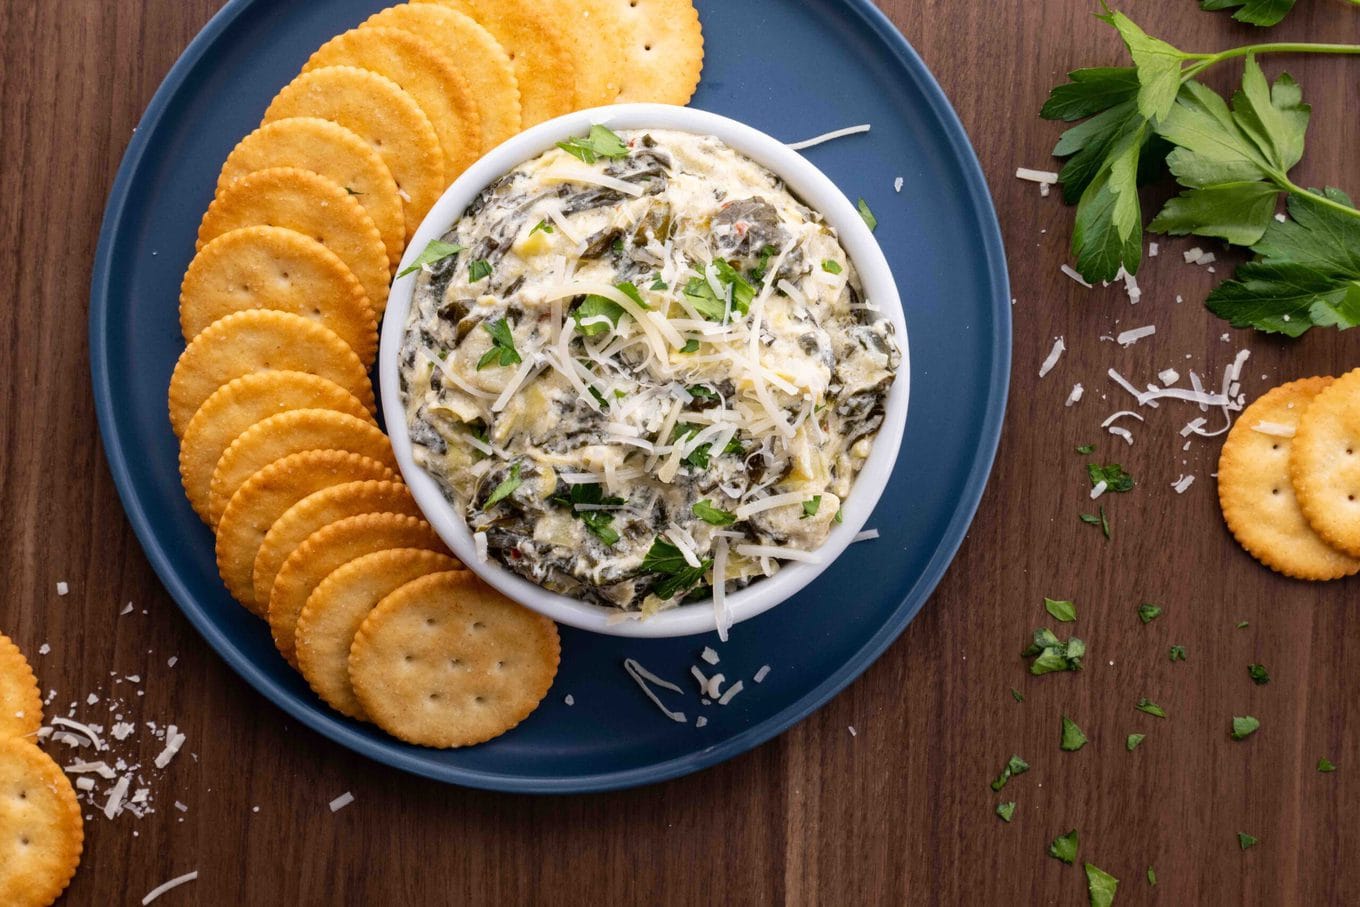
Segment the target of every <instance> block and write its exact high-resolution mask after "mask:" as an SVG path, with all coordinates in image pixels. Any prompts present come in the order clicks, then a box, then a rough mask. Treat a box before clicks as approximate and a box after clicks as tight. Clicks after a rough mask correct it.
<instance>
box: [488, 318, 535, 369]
mask: <svg viewBox="0 0 1360 907" xmlns="http://www.w3.org/2000/svg"><path fill="white" fill-rule="evenodd" d="M482 327H483V328H484V329H485V330H486V332H487V333H488V334H490V335H491V349H489V350H487V351H486V352H485V353H483V354H482V358H480V359H478V360H477V371H479V372H480V371H481V370H482V369H484V368H486V367H487V366H489V365H499V366H502V367H504V366H510V365H519V364H520V363H521V362H523V361H524V360H522V359H521V358H520V355H519V350H517V349H515V334H514V332H513V331H512V330H511V328H510V323H509V322H508V321H506V320H505V319H504V318H498V319H496V320H495V321H483V322H482Z"/></svg>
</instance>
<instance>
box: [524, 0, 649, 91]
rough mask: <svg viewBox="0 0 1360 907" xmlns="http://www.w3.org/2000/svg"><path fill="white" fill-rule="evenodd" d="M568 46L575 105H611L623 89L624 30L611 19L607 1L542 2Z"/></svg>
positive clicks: (624, 62) (549, 0)
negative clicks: (573, 67)
mask: <svg viewBox="0 0 1360 907" xmlns="http://www.w3.org/2000/svg"><path fill="white" fill-rule="evenodd" d="M541 5H542V7H543V10H544V11H543V12H542V13H541V15H543V16H544V17H545V18H551V19H552V21H553V22H555V23H557V26H558V28H559V29H561V32H562V36H563V37H564V38H565V39H566V40H567V41H568V42H569V44H570V47H571V53H572V57H573V58H574V59H575V61H576V103H577V106H578V107H580V108H583V109H584V108H586V107H603V106H605V105H607V104H613V103H614V102H615V100H616V99H617V98H618V96H619V92H620V91H621V90H622V88H623V84H622V80H623V78H624V75H625V73H624V67H625V66H627V65H628V64H627V54H626V51H625V41H626V40H627V38H628V37H629V31H628V29H626V28H624V27H622V24H621V23H620V22H619V21H618V20H617V19H616V18H615V17H614V15H613V14H612V10H611V8H610V5H611V0H542V3H541Z"/></svg>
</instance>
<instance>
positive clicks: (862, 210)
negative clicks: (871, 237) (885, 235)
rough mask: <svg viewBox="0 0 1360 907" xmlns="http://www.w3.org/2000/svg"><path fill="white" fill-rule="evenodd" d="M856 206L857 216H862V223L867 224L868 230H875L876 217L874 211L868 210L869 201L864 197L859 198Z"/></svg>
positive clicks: (876, 227) (876, 226)
mask: <svg viewBox="0 0 1360 907" xmlns="http://www.w3.org/2000/svg"><path fill="white" fill-rule="evenodd" d="M857 207H858V208H859V216H860V217H862V218H864V223H865V225H866V226H868V228H869V232H870V233H872V232H873V231H875V230H877V229H878V218H876V217H874V212H872V211H870V210H869V203H868V202H866V201H865V200H864V199H860V200H859V204H858V206H857Z"/></svg>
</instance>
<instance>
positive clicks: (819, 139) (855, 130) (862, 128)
mask: <svg viewBox="0 0 1360 907" xmlns="http://www.w3.org/2000/svg"><path fill="white" fill-rule="evenodd" d="M870 128H871V127H870V124H868V123H862V124H860V125H859V126H847V127H845V128H844V129H833V130H832V131H831V132H824V133H822V134H821V135H814V136H813V137H812V138H810V139H803V140H802V141H801V142H789V148H790V150H793V151H802V150H803V149H804V148H811V147H813V146H814V145H820V144H822V143H823V142H830V141H832V140H834V139H842V138H845V137H846V136H847V135H858V134H860V133H861V132H868V131H869V129H870Z"/></svg>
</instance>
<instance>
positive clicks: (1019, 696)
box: [1011, 687, 1025, 702]
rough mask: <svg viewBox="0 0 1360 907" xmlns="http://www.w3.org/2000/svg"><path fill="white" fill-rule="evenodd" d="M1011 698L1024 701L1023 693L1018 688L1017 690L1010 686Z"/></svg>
mask: <svg viewBox="0 0 1360 907" xmlns="http://www.w3.org/2000/svg"><path fill="white" fill-rule="evenodd" d="M1011 698H1012V699H1014V700H1015V701H1016V702H1024V701H1025V697H1024V694H1022V693H1021V692H1020V691H1019V690H1017V689H1016V688H1015V687H1011Z"/></svg>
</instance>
